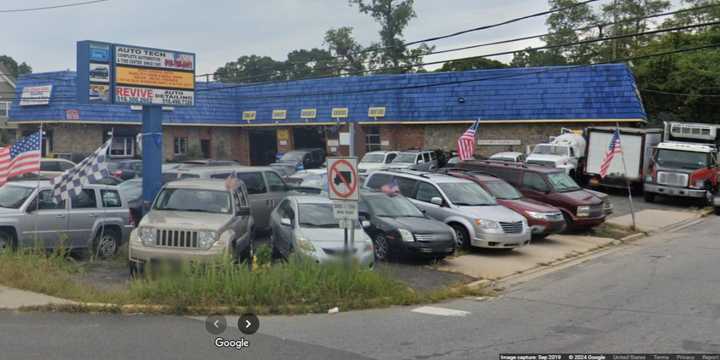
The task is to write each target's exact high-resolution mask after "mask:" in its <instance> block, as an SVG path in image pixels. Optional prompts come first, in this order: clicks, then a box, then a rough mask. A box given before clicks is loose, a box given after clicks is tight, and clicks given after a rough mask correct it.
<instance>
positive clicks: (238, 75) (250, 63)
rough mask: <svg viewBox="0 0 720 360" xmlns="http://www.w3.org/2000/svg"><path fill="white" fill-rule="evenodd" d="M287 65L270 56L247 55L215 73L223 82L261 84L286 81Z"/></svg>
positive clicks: (216, 77)
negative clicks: (263, 82) (262, 82)
mask: <svg viewBox="0 0 720 360" xmlns="http://www.w3.org/2000/svg"><path fill="white" fill-rule="evenodd" d="M285 68H286V67H285V63H284V62H282V61H275V60H273V59H272V58H271V57H269V56H258V55H245V56H241V57H239V58H238V59H237V60H236V61H232V62H229V63H227V64H225V66H223V67H220V68H218V69H217V70H216V71H215V80H219V81H222V82H236V83H247V82H259V81H273V80H284V79H285Z"/></svg>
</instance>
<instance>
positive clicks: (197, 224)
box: [140, 210, 232, 230]
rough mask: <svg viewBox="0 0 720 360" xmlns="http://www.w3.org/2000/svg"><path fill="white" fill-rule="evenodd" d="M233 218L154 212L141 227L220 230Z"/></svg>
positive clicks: (176, 212)
mask: <svg viewBox="0 0 720 360" xmlns="http://www.w3.org/2000/svg"><path fill="white" fill-rule="evenodd" d="M230 219H232V216H230V215H225V214H209V213H200V212H189V211H188V212H185V211H164V210H152V211H150V212H149V213H148V214H147V215H145V217H143V219H142V221H141V222H140V226H151V227H160V228H166V229H167V228H171V229H176V228H179V229H188V230H219V229H221V228H222V227H223V226H225V224H227V223H228V222H229V221H230Z"/></svg>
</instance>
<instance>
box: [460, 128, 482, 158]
mask: <svg viewBox="0 0 720 360" xmlns="http://www.w3.org/2000/svg"><path fill="white" fill-rule="evenodd" d="M479 124H480V120H475V123H474V124H472V126H470V128H468V129H467V130H465V132H464V133H463V134H462V135H460V137H459V138H458V141H457V152H458V157H460V160H463V161H464V160H470V159H473V157H474V155H475V132H476V131H477V128H478V125H479Z"/></svg>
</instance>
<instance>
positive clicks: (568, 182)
mask: <svg viewBox="0 0 720 360" xmlns="http://www.w3.org/2000/svg"><path fill="white" fill-rule="evenodd" d="M548 179H549V180H550V184H552V187H553V189H555V191H557V192H568V191H575V190H580V186H579V185H578V184H577V183H576V182H575V180H573V179H572V178H571V177H570V176H568V175H567V174H565V173H564V172H556V173H550V174H548Z"/></svg>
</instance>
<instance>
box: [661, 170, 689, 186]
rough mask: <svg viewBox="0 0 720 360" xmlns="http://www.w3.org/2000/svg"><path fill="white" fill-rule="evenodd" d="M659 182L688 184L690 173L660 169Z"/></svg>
mask: <svg viewBox="0 0 720 360" xmlns="http://www.w3.org/2000/svg"><path fill="white" fill-rule="evenodd" d="M657 182H658V184H660V185H669V186H682V187H685V186H687V183H688V175H687V174H682V173H674V172H664V171H658V174H657Z"/></svg>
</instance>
